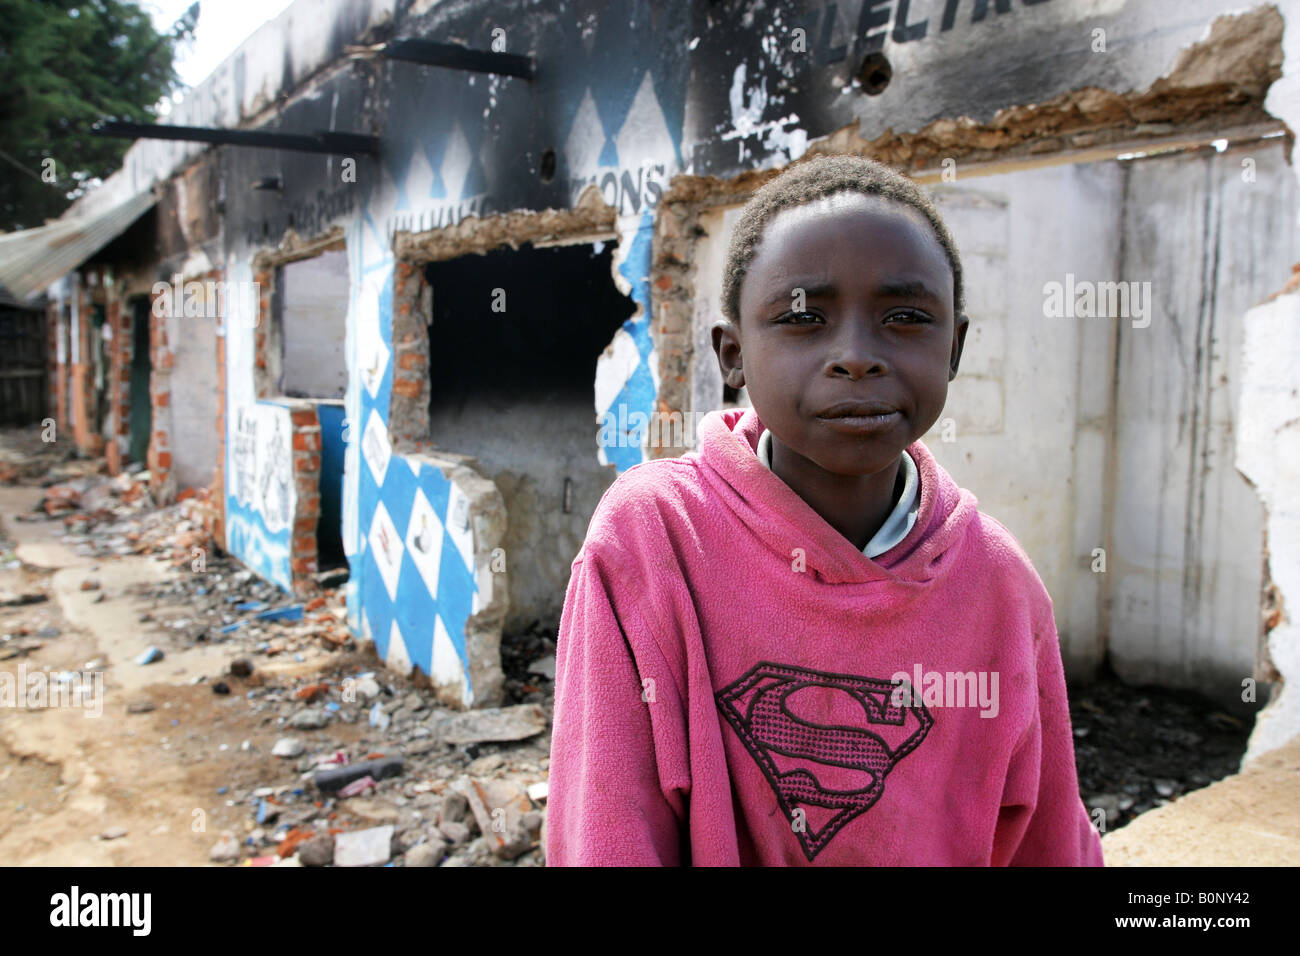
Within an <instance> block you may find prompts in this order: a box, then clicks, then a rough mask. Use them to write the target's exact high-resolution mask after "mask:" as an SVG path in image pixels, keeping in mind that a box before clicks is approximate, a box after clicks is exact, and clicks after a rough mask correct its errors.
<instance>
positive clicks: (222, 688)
mask: <svg viewBox="0 0 1300 956" xmlns="http://www.w3.org/2000/svg"><path fill="white" fill-rule="evenodd" d="M212 693H214V694H220V695H222V696H225V695H226V694H229V693H230V685H229V684H227V683H226V682H225V681H220V680H219V681H217V682H216V683H215V684H213V685H212Z"/></svg>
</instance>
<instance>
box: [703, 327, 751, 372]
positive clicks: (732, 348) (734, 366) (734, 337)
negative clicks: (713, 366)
mask: <svg viewBox="0 0 1300 956" xmlns="http://www.w3.org/2000/svg"><path fill="white" fill-rule="evenodd" d="M710 332H711V333H712V335H713V351H714V353H716V354H717V356H718V368H719V369H721V371H722V380H723V381H724V382H726V383H727V385H729V386H731V387H732V388H736V389H740V388H744V387H745V372H744V369H743V367H742V363H741V357H740V330H739V329H737V328H736V324H735V323H734V322H732V321H731V320H730V319H719V320H718V321H717V322H714V323H713V328H712V329H711V330H710Z"/></svg>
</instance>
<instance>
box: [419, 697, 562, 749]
mask: <svg viewBox="0 0 1300 956" xmlns="http://www.w3.org/2000/svg"><path fill="white" fill-rule="evenodd" d="M429 729H430V730H431V731H432V732H433V735H434V737H436V738H437V739H439V740H445V741H447V742H448V743H453V744H478V743H488V742H493V741H512V740H527V739H528V738H529V737H534V736H536V735H537V734H540V733H541V732H542V731H544V730H546V711H544V710H542V708H541V707H540V706H538V705H537V704H518V705H516V706H514V707H492V708H488V709H485V710H477V711H467V712H456V713H446V714H440V715H438V716H436V717H434V718H432V719H431V720H430V724H429Z"/></svg>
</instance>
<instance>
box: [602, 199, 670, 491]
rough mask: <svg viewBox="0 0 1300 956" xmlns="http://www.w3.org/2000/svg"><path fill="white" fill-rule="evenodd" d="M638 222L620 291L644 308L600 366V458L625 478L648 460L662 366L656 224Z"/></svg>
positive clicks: (646, 219) (624, 241)
mask: <svg viewBox="0 0 1300 956" xmlns="http://www.w3.org/2000/svg"><path fill="white" fill-rule="evenodd" d="M635 222H636V226H635V229H634V230H631V235H630V237H629V238H624V237H625V236H626V232H625V230H623V229H621V228H620V249H619V251H620V253H621V254H623V261H622V262H621V263H620V264H619V266H618V275H619V278H620V280H621V281H620V282H619V285H620V287H626V288H627V289H628V290H629V294H630V295H631V297H632V300H633V301H634V302H636V303H637V305H638V306H640V308H639V309H638V310H637V314H636V315H634V316H632V318H630V319H628V320H627V321H626V322H624V323H623V327H622V328H621V329H620V330H619V331H618V332H617V333H616V334H615V336H614V341H613V342H612V343H611V345H610V347H609V348H607V349H606V350H605V352H604V354H602V355H601V356H600V358H598V359H597V360H596V418H597V421H598V422H599V424H600V431H599V434H600V436H601V438H600V443H599V450H598V455H599V458H600V463H601V464H602V465H611V464H612V465H614V466H615V468H616V469H617V470H618V471H619V472H623V471H626V470H627V469H628V468H631V467H632V466H633V465H636V464H639V463H640V462H642V461H644V460H645V448H644V443H645V441H646V439H647V437H648V436H647V433H648V431H649V428H648V426H649V424H650V415H651V414H652V413H653V412H654V401H655V396H656V395H657V394H658V392H659V381H658V378H659V376H658V369H659V362H658V359H657V358H656V356H655V350H654V342H653V340H652V339H651V337H650V243H651V238H652V236H653V232H654V218H653V216H652V215H651V213H650V212H649V211H648V210H647V211H646V212H645V213H644V214H643V215H642V216H641V217H640V219H639V220H635ZM620 225H621V223H620ZM629 240H630V241H629ZM623 250H626V252H625V253H624V252H623ZM629 423H630V427H629Z"/></svg>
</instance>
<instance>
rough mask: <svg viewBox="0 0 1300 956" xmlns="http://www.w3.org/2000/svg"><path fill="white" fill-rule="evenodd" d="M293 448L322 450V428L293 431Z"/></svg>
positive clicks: (298, 449)
mask: <svg viewBox="0 0 1300 956" xmlns="http://www.w3.org/2000/svg"><path fill="white" fill-rule="evenodd" d="M293 448H294V451H320V429H319V428H314V429H310V430H307V431H295V432H294V433H293Z"/></svg>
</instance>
